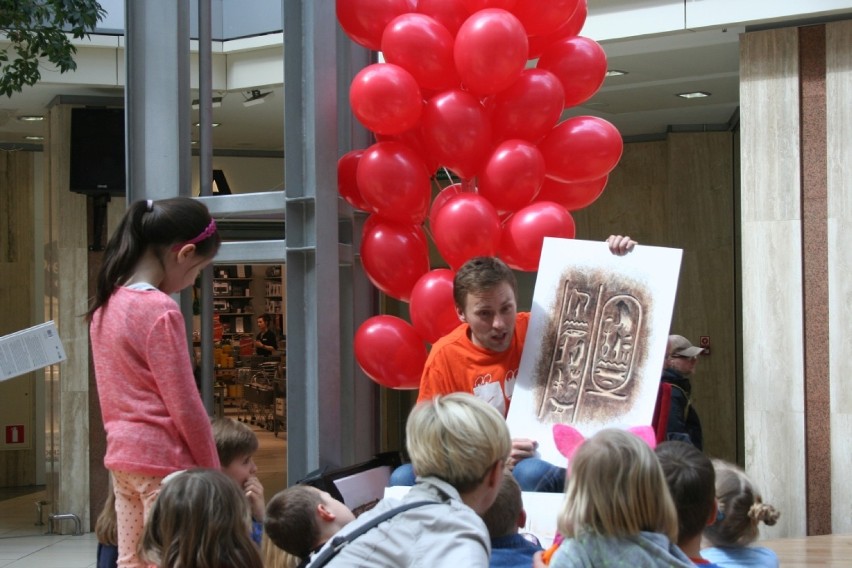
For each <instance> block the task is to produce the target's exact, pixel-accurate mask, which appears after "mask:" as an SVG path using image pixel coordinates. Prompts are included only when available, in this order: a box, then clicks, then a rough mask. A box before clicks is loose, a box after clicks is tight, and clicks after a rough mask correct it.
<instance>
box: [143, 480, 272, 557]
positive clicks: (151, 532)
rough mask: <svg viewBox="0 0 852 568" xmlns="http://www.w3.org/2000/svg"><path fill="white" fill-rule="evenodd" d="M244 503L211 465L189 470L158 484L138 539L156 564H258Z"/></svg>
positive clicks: (238, 492)
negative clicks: (159, 488)
mask: <svg viewBox="0 0 852 568" xmlns="http://www.w3.org/2000/svg"><path fill="white" fill-rule="evenodd" d="M250 531H251V525H250V516H249V509H248V503H247V501H246V499H245V497H243V494H242V493H241V492H240V490H239V489H238V488H237V486H236V485H235V484H234V482H233V481H231V479H230V478H228V477H227V476H226V475H225V474H224V473H222V472H221V471H218V470H214V469H191V470H188V471H185V472H183V473H180V474H178V475H175V476H174V477H173V478H171V479H169V480H168V481H167V482H165V483H163V486H162V488H161V490H160V494H159V496H158V497H157V499H156V501H154V505H153V507H152V508H151V512H150V514H149V515H148V520H147V521H146V523H145V530H144V531H143V533H142V538H141V540H140V542H139V551H140V556H141V557H142V558H143V560H144V561H145V562H147V563H149V564H156V565H157V566H229V567H231V568H257V567H260V566H261V561H260V554H259V552H258V550H257V546H255V544H254V542H252V540H251V537H250V536H249V535H250Z"/></svg>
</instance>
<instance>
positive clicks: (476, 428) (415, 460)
mask: <svg viewBox="0 0 852 568" xmlns="http://www.w3.org/2000/svg"><path fill="white" fill-rule="evenodd" d="M405 435H406V440H407V445H408V453H409V456H410V457H411V465H412V467H413V468H414V471H415V473H416V474H417V475H420V476H434V477H437V478H439V479H442V480H444V481H446V482H447V483H449V484H450V485H452V486H453V487H455V488H456V489H458V491H459V493H465V492H467V491H470V490H472V489H475V488H476V487H478V486H479V485H480V484H481V483H482V482H483V481H484V480H485V477H486V475H487V474H488V473H489V472H490V471H491V469H492V468H493V467H494V466H495V465H496V464H498V463H499V464H500V468H501V471H502V467H503V463H500V462H505V460H506V458H507V457H508V456H509V452H510V451H511V449H512V440H511V438H510V436H509V429H508V427H507V426H506V421H505V420H504V419H503V416H502V415H501V414H500V413H499V412H498V411H497V410H496V409H495V408H494V407H493V406H491V405H489V404H488V403H486V402H484V401H482V400H480V399H478V398H476V397H475V396H473V395H471V394H467V393H453V394H448V395H445V396H436V397H435V398H433V399H432V400H428V401H424V402H421V403H419V404H418V405H417V406H415V407H414V409H413V410H412V411H411V414H409V416H408V423H407V425H406V428H405ZM488 505H490V503H489V504H488Z"/></svg>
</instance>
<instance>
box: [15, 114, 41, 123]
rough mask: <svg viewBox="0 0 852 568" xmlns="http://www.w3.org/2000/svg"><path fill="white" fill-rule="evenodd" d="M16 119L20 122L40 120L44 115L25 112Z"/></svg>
mask: <svg viewBox="0 0 852 568" xmlns="http://www.w3.org/2000/svg"><path fill="white" fill-rule="evenodd" d="M18 120H20V121H21V122H41V121H43V120H44V117H43V116H41V115H40V114H25V115H23V116H19V117H18Z"/></svg>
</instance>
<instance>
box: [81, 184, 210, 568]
mask: <svg viewBox="0 0 852 568" xmlns="http://www.w3.org/2000/svg"><path fill="white" fill-rule="evenodd" d="M220 243H221V238H220V236H219V234H218V233H217V232H216V223H215V221H214V220H213V219H212V218H211V216H210V213H209V212H208V211H207V208H206V207H205V206H204V205H203V204H202V203H200V202H198V201H195V200H193V199H190V198H187V197H177V198H173V199H164V200H161V201H151V200H148V201H137V202H135V203H132V204H130V206H129V207H128V208H127V212H126V213H125V215H124V217H123V218H122V220H121V222H120V223H119V225H118V228H117V229H116V231H115V233H114V234H113V235H112V237H111V238H110V240H109V243H108V244H107V246H106V250H105V251H104V258H103V264H102V266H101V269H100V272H99V274H98V279H97V290H96V293H95V298H94V303H93V305H92V308H91V310H89V312H88V314H87V316H88V318H89V319H90V322H91V325H90V328H89V333H90V336H91V345H92V357H93V359H94V364H95V378H96V381H97V385H98V396H99V398H100V403H101V413H102V414H103V421H104V427H105V429H106V434H107V450H106V456H105V458H104V465H105V466H106V467H107V468H108V469H109V470H110V471H111V472H112V475H113V480H114V482H115V483H114V491H115V507H116V516H117V524H118V550H119V558H118V565H119V566H122V567H125V566H144V564H143V563H142V562H140V560H139V558H138V557H137V555H136V547H137V543H138V541H139V537H140V535H141V533H142V529H143V525H144V521H145V518H146V517H147V515H148V511H149V510H150V508H151V505H152V504H153V502H154V499H155V498H156V496H157V494H158V493H159V490H160V483H161V482H162V479H163V477H165V476H166V475H168V474H170V473H172V472H175V471H178V470H183V469H190V468H193V467H207V468H215V469H218V468H219V458H218V455H217V453H216V445H215V443H214V441H213V433H212V430H211V427H210V420H209V418H208V416H207V413H206V411H205V409H204V406H203V404H202V402H201V398H200V396H199V393H198V390H197V388H196V385H195V379H194V377H193V374H192V364H191V362H190V357H189V348H188V345H187V341H186V330H185V326H184V319H183V316H182V315H181V312H180V309H179V307H178V305H177V303H175V301H174V300H173V299H172V298H171V297H170V296H169V294H173V293H176V292H179V291H180V290H182V289H183V288H186V287H187V286H190V285H191V284H192V283H193V282H194V281H195V278H196V276H197V275H198V273H199V272H200V271H201V269H203V268H204V267H205V266H207V265H208V264H210V262H211V261H212V260H213V257H214V256H215V255H216V252H217V251H218V250H219V245H220Z"/></svg>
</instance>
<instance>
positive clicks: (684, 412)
mask: <svg viewBox="0 0 852 568" xmlns="http://www.w3.org/2000/svg"><path fill="white" fill-rule="evenodd" d="M703 352H704V349H703V348H701V347H696V346H694V345H693V344H692V343H691V342H690V341H689V340H688V339H687V338H685V337H683V336H682V335H670V336H669V341H668V344H667V345H666V360H665V362H664V363H663V377H662V381H663V382H665V383H668V384H670V385H671V387H672V399H671V400H672V401H671V408H670V410H669V421H668V427H667V432H666V439H668V440H679V441H681V442H688V443H690V444H692V445H693V446H695V447H696V448H698V449H699V450H703V446H704V440H703V437H702V434H701V421H700V420H699V419H698V413H697V412H696V411H695V407H693V405H692V385H691V384H690V382H689V379H690V377H691V376H692V373H693V371H695V365H696V364H698V357H699V355H701V354H702V353H703Z"/></svg>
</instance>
